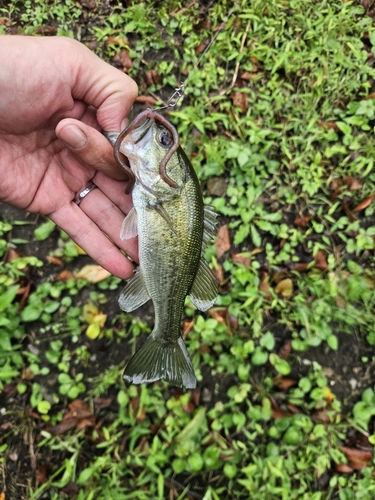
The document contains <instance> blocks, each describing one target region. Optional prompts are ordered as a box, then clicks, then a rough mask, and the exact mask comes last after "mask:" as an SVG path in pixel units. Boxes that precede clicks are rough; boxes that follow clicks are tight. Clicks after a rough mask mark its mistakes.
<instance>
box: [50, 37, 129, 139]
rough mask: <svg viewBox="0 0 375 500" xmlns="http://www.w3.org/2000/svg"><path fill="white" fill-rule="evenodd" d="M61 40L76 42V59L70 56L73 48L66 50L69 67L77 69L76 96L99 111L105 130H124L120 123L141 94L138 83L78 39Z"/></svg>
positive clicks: (74, 81)
mask: <svg viewBox="0 0 375 500" xmlns="http://www.w3.org/2000/svg"><path fill="white" fill-rule="evenodd" d="M60 41H61V43H73V44H74V55H75V59H74V61H73V60H72V58H71V55H70V56H69V54H71V53H72V51H70V52H68V53H66V52H65V51H64V54H66V56H65V64H66V65H68V66H69V68H70V70H71V69H72V66H73V65H74V69H75V71H74V77H72V82H73V88H72V94H73V97H74V98H75V99H81V100H83V101H84V102H86V103H87V104H89V105H91V106H94V107H95V108H96V109H97V110H98V111H97V119H98V122H99V124H100V126H101V127H102V128H103V129H104V130H121V122H122V120H123V118H124V117H127V116H128V115H129V112H130V109H131V107H132V105H133V102H134V100H135V98H136V96H137V94H138V87H137V84H136V83H135V82H134V80H132V79H131V78H130V77H129V76H127V75H125V74H124V73H123V72H122V71H119V70H118V69H116V68H114V67H113V66H111V65H110V64H107V63H106V62H104V61H102V60H101V59H100V58H99V57H98V56H96V55H95V54H94V53H93V52H91V51H90V50H89V49H88V48H87V47H85V46H84V45H82V44H80V43H79V42H75V41H72V40H70V41H69V42H66V41H65V40H64V41H62V40H61V39H60Z"/></svg>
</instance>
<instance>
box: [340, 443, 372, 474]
mask: <svg viewBox="0 0 375 500" xmlns="http://www.w3.org/2000/svg"><path fill="white" fill-rule="evenodd" d="M339 448H340V450H341V451H342V452H343V453H344V455H345V456H346V458H347V460H348V465H349V466H350V467H352V468H353V469H357V470H358V469H363V468H364V467H367V466H368V465H370V463H371V462H372V456H373V452H372V451H366V450H357V449H356V448H349V447H347V446H340V447H339Z"/></svg>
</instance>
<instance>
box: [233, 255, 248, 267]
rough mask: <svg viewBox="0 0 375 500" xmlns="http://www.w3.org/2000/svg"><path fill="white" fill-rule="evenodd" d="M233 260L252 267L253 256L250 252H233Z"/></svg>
mask: <svg viewBox="0 0 375 500" xmlns="http://www.w3.org/2000/svg"><path fill="white" fill-rule="evenodd" d="M231 257H232V260H233V262H237V263H238V264H242V265H243V266H245V267H250V265H251V258H250V253H249V252H242V253H232V255H231Z"/></svg>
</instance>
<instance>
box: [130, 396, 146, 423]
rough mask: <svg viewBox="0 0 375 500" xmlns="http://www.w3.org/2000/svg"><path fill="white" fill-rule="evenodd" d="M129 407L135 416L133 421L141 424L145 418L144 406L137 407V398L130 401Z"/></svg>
mask: <svg viewBox="0 0 375 500" xmlns="http://www.w3.org/2000/svg"><path fill="white" fill-rule="evenodd" d="M130 405H131V407H132V408H133V411H134V414H135V419H136V420H137V421H138V422H143V420H144V419H145V418H146V408H145V405H142V406H140V405H139V397H138V396H137V397H135V398H133V399H132V400H131V401H130Z"/></svg>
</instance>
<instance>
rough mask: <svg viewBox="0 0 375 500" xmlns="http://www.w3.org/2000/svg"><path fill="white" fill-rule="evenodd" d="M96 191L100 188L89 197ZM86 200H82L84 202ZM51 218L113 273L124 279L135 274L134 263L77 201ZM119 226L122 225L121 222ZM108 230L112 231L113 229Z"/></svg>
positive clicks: (59, 210) (56, 212) (54, 213)
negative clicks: (107, 236)
mask: <svg viewBox="0 0 375 500" xmlns="http://www.w3.org/2000/svg"><path fill="white" fill-rule="evenodd" d="M95 191H98V190H96V189H95V190H94V191H92V193H90V195H88V197H87V198H89V197H90V196H92V195H93V194H94V192H95ZM84 201H85V200H82V203H83V202H84ZM101 217H102V216H101ZM50 219H51V220H52V221H53V222H55V224H57V225H58V226H59V227H61V229H63V230H64V231H65V232H66V233H67V234H68V235H69V236H70V237H71V238H72V239H73V240H74V241H75V242H76V243H77V244H78V245H79V246H80V247H81V248H83V250H85V252H86V253H87V254H88V255H90V257H92V258H93V259H94V260H95V261H96V262H97V263H98V264H99V265H101V266H102V267H104V268H105V269H107V270H108V271H109V272H110V273H111V274H114V275H115V276H117V277H119V278H122V279H128V278H130V277H131V276H132V275H133V270H134V266H133V264H132V263H131V262H130V261H129V260H128V259H127V258H126V257H125V256H124V255H123V254H122V253H121V252H120V250H119V249H118V248H117V247H116V246H115V245H114V243H112V242H111V241H110V240H109V239H108V238H106V236H105V235H104V234H103V233H102V232H101V230H100V229H99V227H98V226H97V225H96V224H95V222H94V221H93V220H91V218H90V217H88V216H87V215H86V214H85V213H84V211H83V210H81V209H80V207H78V206H77V205H76V204H75V203H73V202H72V203H70V204H69V205H65V206H64V207H62V208H60V209H58V210H57V211H55V212H53V213H52V214H50ZM107 222H108V221H107ZM118 227H121V224H120V225H119V226H118ZM117 230H118V228H117ZM108 232H111V229H109V230H108Z"/></svg>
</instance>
